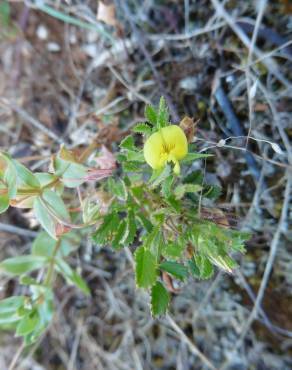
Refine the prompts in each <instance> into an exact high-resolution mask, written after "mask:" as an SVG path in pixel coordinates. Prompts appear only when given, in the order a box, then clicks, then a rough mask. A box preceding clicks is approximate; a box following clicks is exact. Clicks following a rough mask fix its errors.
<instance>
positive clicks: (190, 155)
mask: <svg viewBox="0 0 292 370" xmlns="http://www.w3.org/2000/svg"><path fill="white" fill-rule="evenodd" d="M208 157H213V154H203V153H188V154H187V155H186V156H185V157H184V158H183V159H182V160H181V161H182V162H184V163H186V162H192V161H196V160H198V159H202V158H208Z"/></svg>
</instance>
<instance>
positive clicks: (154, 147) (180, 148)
mask: <svg viewBox="0 0 292 370" xmlns="http://www.w3.org/2000/svg"><path fill="white" fill-rule="evenodd" d="M187 152H188V142H187V138H186V136H185V134H184V132H183V130H182V129H181V128H180V127H178V126H176V125H171V126H167V127H163V128H162V129H161V130H159V131H158V132H155V133H154V134H152V135H151V136H150V137H149V138H148V140H147V141H146V143H145V145H144V157H145V160H146V162H147V163H148V164H149V165H150V166H151V167H152V168H153V169H160V168H163V167H164V166H165V165H166V163H167V162H170V161H171V162H173V163H174V164H175V173H179V163H178V160H180V159H182V158H184V157H185V156H186V155H187Z"/></svg>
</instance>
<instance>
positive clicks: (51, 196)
mask: <svg viewBox="0 0 292 370" xmlns="http://www.w3.org/2000/svg"><path fill="white" fill-rule="evenodd" d="M42 199H43V200H44V202H45V204H46V206H47V208H48V209H49V210H50V211H52V212H53V215H54V216H56V217H57V218H58V219H59V220H61V221H67V222H70V215H69V212H68V211H67V208H66V206H65V204H64V202H63V199H62V198H61V197H60V195H58V194H57V193H56V192H54V191H53V190H51V189H45V190H44V191H43V193H42Z"/></svg>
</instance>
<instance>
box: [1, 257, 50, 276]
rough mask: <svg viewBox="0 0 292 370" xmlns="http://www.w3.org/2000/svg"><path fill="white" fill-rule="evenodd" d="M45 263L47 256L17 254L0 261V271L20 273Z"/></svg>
mask: <svg viewBox="0 0 292 370" xmlns="http://www.w3.org/2000/svg"><path fill="white" fill-rule="evenodd" d="M46 263H47V258H45V257H41V256H33V255H26V256H18V257H11V258H7V259H6V260H4V261H2V262H1V263H0V271H1V270H2V271H3V272H5V273H8V274H12V275H21V274H24V273H28V272H30V271H33V270H37V269H40V268H42V267H43V266H44V265H45V264H46Z"/></svg>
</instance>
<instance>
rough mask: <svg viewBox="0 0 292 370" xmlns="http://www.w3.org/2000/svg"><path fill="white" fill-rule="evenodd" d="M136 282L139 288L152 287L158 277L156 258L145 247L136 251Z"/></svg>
mask: <svg viewBox="0 0 292 370" xmlns="http://www.w3.org/2000/svg"><path fill="white" fill-rule="evenodd" d="M135 263H136V269H135V271H136V284H137V286H138V287H139V288H150V287H151V286H152V285H154V284H155V282H156V278H157V265H156V258H155V257H154V256H153V254H152V253H151V252H150V251H149V250H148V249H146V248H144V247H139V248H138V249H137V250H136V252H135Z"/></svg>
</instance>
